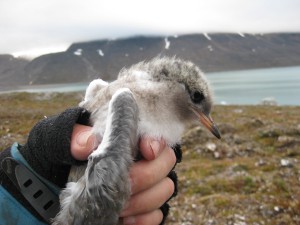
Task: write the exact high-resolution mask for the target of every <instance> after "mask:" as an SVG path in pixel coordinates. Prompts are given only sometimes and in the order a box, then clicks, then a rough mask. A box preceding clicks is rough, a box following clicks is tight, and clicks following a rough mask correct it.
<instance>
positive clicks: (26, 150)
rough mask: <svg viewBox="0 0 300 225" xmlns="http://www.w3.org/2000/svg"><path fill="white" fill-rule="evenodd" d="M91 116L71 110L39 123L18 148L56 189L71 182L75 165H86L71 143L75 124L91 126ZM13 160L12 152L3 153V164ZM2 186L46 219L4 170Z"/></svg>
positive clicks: (79, 109)
mask: <svg viewBox="0 0 300 225" xmlns="http://www.w3.org/2000/svg"><path fill="white" fill-rule="evenodd" d="M88 120H89V113H88V112H87V111H86V110H85V109H83V108H80V107H76V108H71V109H67V110H66V111H64V112H63V113H61V114H59V115H58V116H53V117H49V118H46V119H43V120H41V121H40V122H38V123H37V124H36V125H35V126H34V127H33V128H32V130H31V132H30V134H29V137H28V141H27V143H26V144H25V145H24V146H20V145H19V146H18V149H19V151H20V152H21V154H22V156H23V157H24V158H25V160H26V161H27V162H28V164H29V165H30V166H31V168H32V169H33V170H34V171H35V172H36V173H38V174H39V175H41V176H42V177H44V178H46V179H47V180H49V181H50V182H52V183H53V184H55V185H56V186H58V187H60V188H63V187H65V184H66V183H67V179H68V175H69V171H70V168H71V165H80V164H82V163H83V162H82V161H77V160H75V159H74V158H73V157H72V156H71V154H70V141H71V135H72V132H73V127H74V125H75V123H80V124H83V125H88ZM6 157H12V156H11V151H10V149H6V150H5V151H3V152H1V154H0V162H2V160H3V159H4V158H6ZM0 182H1V185H2V186H3V187H4V188H5V189H6V190H7V191H8V192H9V193H10V194H11V195H12V196H13V197H14V198H15V199H16V200H17V201H18V202H19V203H21V204H22V205H23V206H24V207H25V208H26V209H28V210H29V211H30V213H31V214H32V215H34V216H35V217H36V218H38V219H39V220H41V221H43V218H42V217H41V216H40V215H39V214H38V213H37V212H36V211H35V210H34V209H33V207H32V206H31V204H29V203H28V201H27V200H26V199H25V198H24V196H23V195H22V194H21V193H20V191H19V190H18V189H17V188H16V187H15V185H14V184H13V183H12V181H11V180H10V179H9V178H8V176H7V175H6V174H5V173H4V171H3V170H2V168H1V167H0Z"/></svg>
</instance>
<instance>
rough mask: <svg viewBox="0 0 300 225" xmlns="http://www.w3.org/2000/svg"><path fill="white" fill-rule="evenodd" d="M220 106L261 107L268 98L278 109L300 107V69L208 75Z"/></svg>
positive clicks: (272, 69)
mask: <svg viewBox="0 0 300 225" xmlns="http://www.w3.org/2000/svg"><path fill="white" fill-rule="evenodd" d="M207 77H208V80H209V81H210V83H211V84H212V87H213V90H214V93H215V98H214V99H215V103H217V104H258V103H261V101H262V100H263V99H265V98H272V99H275V100H276V102H277V103H278V104H279V105H300V66H297V67H285V68H269V69H254V70H243V71H232V72H219V73H210V74H208V76H207Z"/></svg>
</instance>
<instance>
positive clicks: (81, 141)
mask: <svg viewBox="0 0 300 225" xmlns="http://www.w3.org/2000/svg"><path fill="white" fill-rule="evenodd" d="M90 137H91V131H90V130H88V131H82V132H81V133H79V134H78V136H77V138H76V140H77V144H78V145H80V146H82V147H85V146H86V145H87V144H88V140H89V138H90Z"/></svg>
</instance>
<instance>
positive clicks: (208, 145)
mask: <svg viewBox="0 0 300 225" xmlns="http://www.w3.org/2000/svg"><path fill="white" fill-rule="evenodd" d="M205 147H206V148H207V149H208V150H209V151H212V152H214V151H215V150H216V148H217V145H216V144H215V143H212V142H208V143H206V145H205Z"/></svg>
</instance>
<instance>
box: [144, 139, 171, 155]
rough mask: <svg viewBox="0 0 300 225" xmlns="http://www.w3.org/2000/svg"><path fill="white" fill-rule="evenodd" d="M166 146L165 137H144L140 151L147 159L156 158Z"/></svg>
mask: <svg viewBox="0 0 300 225" xmlns="http://www.w3.org/2000/svg"><path fill="white" fill-rule="evenodd" d="M165 147H166V142H165V141H164V140H163V139H157V138H156V139H155V138H151V137H142V138H141V140H140V151H141V153H142V155H143V157H144V158H145V159H146V160H153V159H156V158H157V157H158V156H159V155H160V153H161V152H162V151H163V149H164V148H165Z"/></svg>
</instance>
